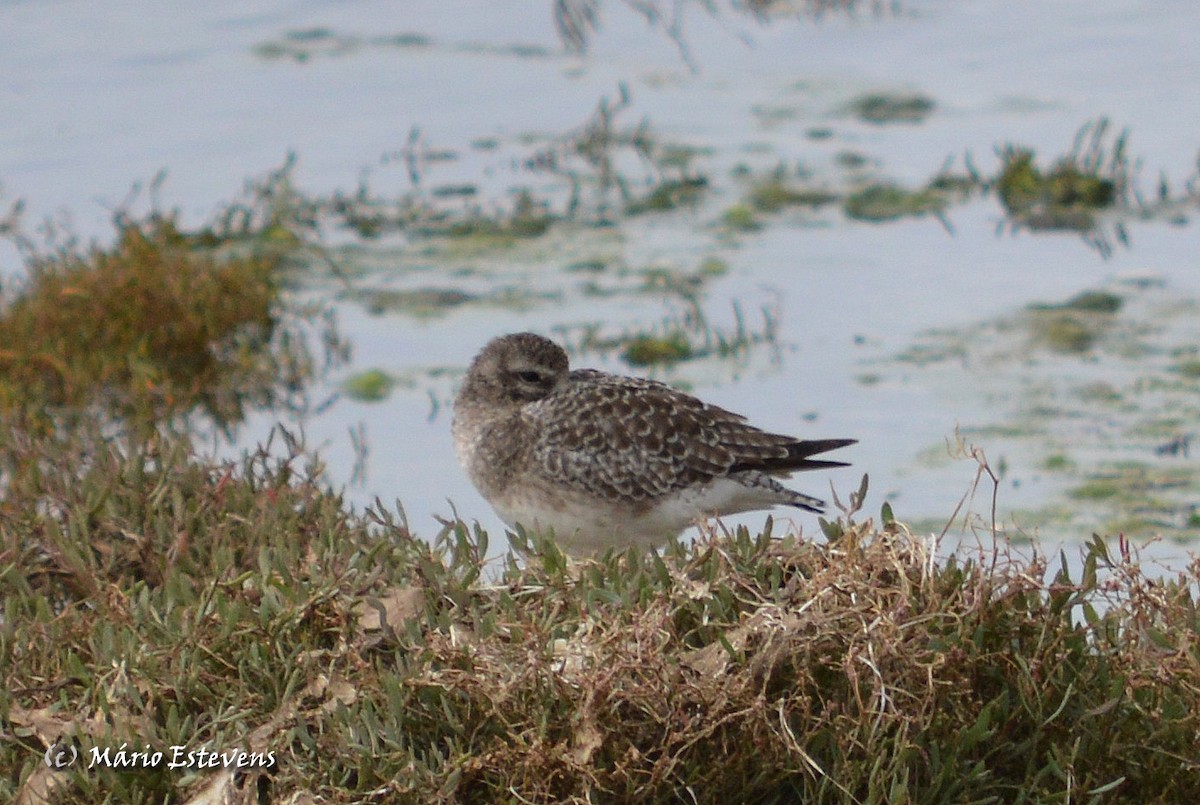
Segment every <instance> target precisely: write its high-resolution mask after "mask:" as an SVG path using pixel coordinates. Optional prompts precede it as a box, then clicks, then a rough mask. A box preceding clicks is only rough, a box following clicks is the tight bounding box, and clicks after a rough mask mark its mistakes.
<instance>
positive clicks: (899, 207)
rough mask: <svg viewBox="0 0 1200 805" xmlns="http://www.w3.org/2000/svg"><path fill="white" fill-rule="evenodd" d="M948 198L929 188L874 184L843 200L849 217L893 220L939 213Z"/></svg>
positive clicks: (866, 219)
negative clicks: (920, 188)
mask: <svg viewBox="0 0 1200 805" xmlns="http://www.w3.org/2000/svg"><path fill="white" fill-rule="evenodd" d="M946 205H947V199H946V196H945V195H944V194H942V193H938V192H936V191H933V190H930V189H927V188H926V189H922V190H906V189H904V188H903V187H900V186H899V185H895V184H888V183H882V184H873V185H869V186H868V187H865V188H863V189H862V190H859V191H857V192H855V193H852V194H850V195H849V196H848V197H847V198H846V201H845V203H844V209H845V212H846V215H847V217H849V218H853V219H856V220H859V221H870V222H873V223H874V222H880V221H892V220H895V219H897V218H903V217H905V216H909V215H915V216H921V215H930V214H934V215H937V214H940V213H941V212H942V210H944V209H945V208H946Z"/></svg>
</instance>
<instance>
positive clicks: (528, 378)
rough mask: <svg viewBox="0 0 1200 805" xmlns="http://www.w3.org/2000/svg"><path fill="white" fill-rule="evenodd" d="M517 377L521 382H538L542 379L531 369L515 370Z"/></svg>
mask: <svg viewBox="0 0 1200 805" xmlns="http://www.w3.org/2000/svg"><path fill="white" fill-rule="evenodd" d="M517 377H518V378H520V380H521V382H522V383H540V382H541V380H542V376H541V375H540V374H538V373H537V372H531V371H526V372H517Z"/></svg>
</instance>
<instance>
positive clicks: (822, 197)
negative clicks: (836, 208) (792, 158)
mask: <svg viewBox="0 0 1200 805" xmlns="http://www.w3.org/2000/svg"><path fill="white" fill-rule="evenodd" d="M837 200H838V196H837V194H836V193H832V192H830V191H828V190H822V189H819V188H806V187H794V186H792V185H791V184H789V183H788V182H787V181H786V180H785V177H784V175H783V171H782V170H777V171H774V172H772V173H771V175H769V176H767V177H766V178H765V179H763V180H762V181H760V182H757V183H756V184H755V185H754V186H753V187H752V188H751V189H750V193H749V196H748V198H747V201H748V202H749V204H750V206H751V207H753V208H754V209H756V210H758V211H759V212H768V213H770V212H778V211H779V210H782V209H783V208H784V207H822V206H824V205H826V204H831V203H833V202H835V201H837Z"/></svg>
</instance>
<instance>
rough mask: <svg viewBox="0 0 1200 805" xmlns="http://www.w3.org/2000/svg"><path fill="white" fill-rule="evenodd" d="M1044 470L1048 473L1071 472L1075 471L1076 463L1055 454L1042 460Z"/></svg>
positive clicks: (1062, 455) (1064, 456)
mask: <svg viewBox="0 0 1200 805" xmlns="http://www.w3.org/2000/svg"><path fill="white" fill-rule="evenodd" d="M1042 469H1044V470H1045V471H1046V472H1070V471H1071V470H1073V469H1075V462H1074V461H1072V460H1071V459H1070V457H1068V456H1066V455H1064V454H1062V453H1054V454H1053V455H1049V456H1046V458H1045V459H1043V460H1042Z"/></svg>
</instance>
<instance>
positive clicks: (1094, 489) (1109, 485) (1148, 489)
mask: <svg viewBox="0 0 1200 805" xmlns="http://www.w3.org/2000/svg"><path fill="white" fill-rule="evenodd" d="M1195 483H1196V471H1195V470H1192V469H1189V468H1182V467H1160V466H1157V465H1151V464H1144V463H1141V462H1120V463H1116V464H1113V465H1111V466H1109V467H1107V468H1105V469H1103V470H1101V471H1099V472H1097V473H1094V474H1092V475H1090V476H1089V477H1088V478H1087V479H1086V480H1085V481H1084V482H1083V483H1082V484H1081V485H1079V486H1077V487H1075V488H1074V489H1072V490H1070V491H1069V492H1068V493H1067V494H1068V495H1069V496H1070V497H1071V498H1073V499H1075V500H1114V501H1117V502H1120V503H1122V504H1126V505H1134V506H1137V507H1139V508H1145V507H1150V506H1155V507H1159V508H1164V507H1165V508H1170V507H1169V506H1168V505H1167V504H1162V503H1159V502H1156V501H1155V497H1156V496H1157V495H1158V494H1159V493H1162V492H1167V491H1172V490H1186V489H1191V488H1193V487H1194V486H1195Z"/></svg>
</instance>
